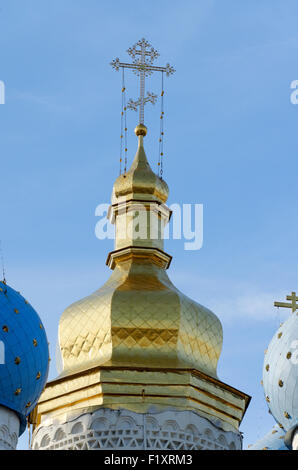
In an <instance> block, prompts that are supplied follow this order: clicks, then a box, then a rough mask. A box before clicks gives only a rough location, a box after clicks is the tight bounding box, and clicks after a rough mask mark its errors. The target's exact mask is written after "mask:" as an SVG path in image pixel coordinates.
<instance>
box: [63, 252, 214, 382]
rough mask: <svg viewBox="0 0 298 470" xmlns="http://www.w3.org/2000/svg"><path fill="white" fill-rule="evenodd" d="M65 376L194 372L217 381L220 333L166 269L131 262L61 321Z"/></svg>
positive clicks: (202, 308) (116, 270)
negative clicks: (113, 368) (112, 368)
mask: <svg viewBox="0 0 298 470" xmlns="http://www.w3.org/2000/svg"><path fill="white" fill-rule="evenodd" d="M59 341H60V347H61V354H62V359H63V366H64V373H66V374H68V373H70V372H71V371H72V372H74V371H75V370H80V369H83V368H91V367H93V366H95V365H118V366H139V365H144V366H145V365H147V366H153V367H166V368H175V367H185V368H195V369H199V370H200V371H202V372H205V373H206V374H208V375H211V376H214V377H216V367H217V361H218V359H219V356H220V352H221V347H222V327H221V323H220V321H219V320H218V318H217V317H216V316H215V315H214V314H213V313H212V312H211V311H210V310H208V309H207V308H205V307H203V306H201V305H199V304H198V303H196V302H194V301H193V300H191V299H189V298H188V297H186V296H185V295H183V294H182V293H181V292H180V291H179V290H178V289H176V288H175V287H174V286H173V284H172V283H171V281H170V280H169V278H168V276H167V273H166V271H165V270H164V269H163V268H160V267H158V266H155V265H154V264H152V263H150V262H145V261H143V262H140V261H139V260H138V261H137V260H132V261H126V262H123V263H120V264H119V265H117V266H116V268H115V270H114V272H113V274H112V275H111V277H110V279H109V280H108V281H107V283H106V284H105V285H104V286H103V287H102V288H100V289H99V290H98V291H96V292H95V293H94V294H92V295H91V296H88V297H86V298H85V299H82V300H80V301H78V302H76V303H75V304H73V305H71V306H70V307H69V308H68V309H67V310H66V311H65V312H64V313H63V315H62V318H61V321H60V326H59Z"/></svg>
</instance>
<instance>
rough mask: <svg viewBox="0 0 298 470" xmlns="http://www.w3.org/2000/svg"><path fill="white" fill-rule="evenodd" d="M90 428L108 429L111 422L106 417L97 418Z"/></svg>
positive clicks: (97, 429)
mask: <svg viewBox="0 0 298 470" xmlns="http://www.w3.org/2000/svg"><path fill="white" fill-rule="evenodd" d="M90 428H91V429H93V430H94V431H107V430H108V429H110V423H109V421H108V420H107V419H106V418H96V419H95V420H94V421H92V423H91V427H90Z"/></svg>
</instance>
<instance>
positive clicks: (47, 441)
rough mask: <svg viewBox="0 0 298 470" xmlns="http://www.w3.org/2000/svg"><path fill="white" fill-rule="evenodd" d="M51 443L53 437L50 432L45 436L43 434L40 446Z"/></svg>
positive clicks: (46, 445)
mask: <svg viewBox="0 0 298 470" xmlns="http://www.w3.org/2000/svg"><path fill="white" fill-rule="evenodd" d="M50 443H51V438H50V436H49V435H48V434H46V435H45V436H43V438H42V440H41V443H40V447H48V446H49V445H50Z"/></svg>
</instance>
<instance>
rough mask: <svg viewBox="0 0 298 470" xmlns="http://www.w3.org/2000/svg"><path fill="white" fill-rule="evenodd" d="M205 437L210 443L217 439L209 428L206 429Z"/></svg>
mask: <svg viewBox="0 0 298 470" xmlns="http://www.w3.org/2000/svg"><path fill="white" fill-rule="evenodd" d="M204 436H205V437H206V438H207V439H209V441H214V440H215V437H214V434H213V432H212V431H211V429H209V428H207V429H205V431H204Z"/></svg>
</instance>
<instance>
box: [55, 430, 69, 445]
mask: <svg viewBox="0 0 298 470" xmlns="http://www.w3.org/2000/svg"><path fill="white" fill-rule="evenodd" d="M65 438H66V434H65V432H64V431H63V429H61V428H59V429H57V431H56V432H55V436H54V441H56V442H57V441H62V439H65Z"/></svg>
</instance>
